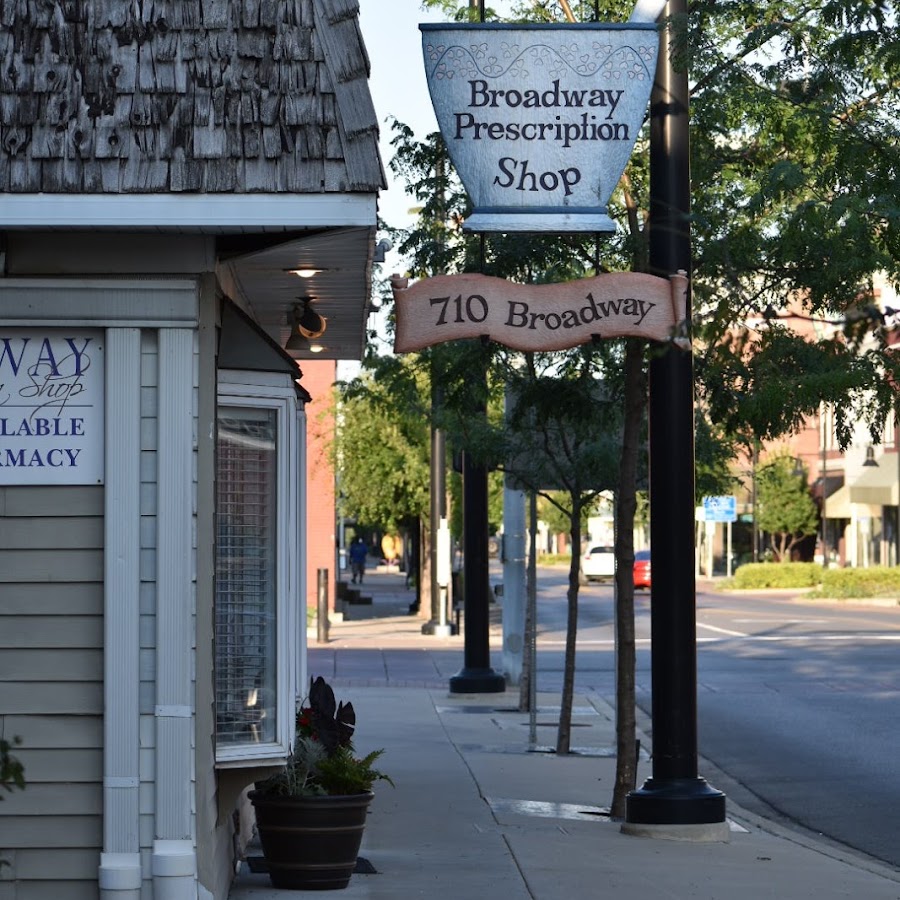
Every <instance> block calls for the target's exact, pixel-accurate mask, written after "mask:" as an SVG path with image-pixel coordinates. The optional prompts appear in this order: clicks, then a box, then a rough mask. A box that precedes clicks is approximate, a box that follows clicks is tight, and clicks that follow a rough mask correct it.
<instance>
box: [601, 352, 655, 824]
mask: <svg viewBox="0 0 900 900" xmlns="http://www.w3.org/2000/svg"><path fill="white" fill-rule="evenodd" d="M646 399H647V385H646V378H645V374H644V353H643V345H642V343H641V342H640V341H637V340H634V339H630V340H628V341H627V343H626V350H625V422H624V427H623V432H622V456H621V460H620V462H619V490H618V492H617V495H616V650H617V652H616V780H615V785H614V787H613V799H612V805H611V807H610V815H611V816H612V817H613V818H624V817H625V797H626V795H627V794H628V792H629V791H632V790H634V788H635V783H636V780H637V763H638V760H637V744H636V737H635V735H636V726H635V695H634V668H635V643H634V577H633V569H634V514H635V509H636V508H637V499H636V496H635V491H636V487H637V458H638V450H639V447H640V436H641V423H642V421H643V418H644V408H645V405H646Z"/></svg>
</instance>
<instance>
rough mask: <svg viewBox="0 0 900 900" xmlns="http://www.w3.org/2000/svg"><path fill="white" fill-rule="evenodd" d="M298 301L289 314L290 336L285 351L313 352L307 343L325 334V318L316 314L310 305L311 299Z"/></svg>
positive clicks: (304, 298) (326, 325)
mask: <svg viewBox="0 0 900 900" xmlns="http://www.w3.org/2000/svg"><path fill="white" fill-rule="evenodd" d="M299 299H300V303H299V304H298V305H297V306H295V307H294V309H293V310H292V312H291V336H290V337H289V338H288V340H287V343H286V344H285V345H284V349H285V350H313V347H312V346H311V345H310V343H309V342H310V341H311V340H313V339H315V338H318V337H321V336H322V335H323V334H325V329H326V328H327V327H328V321H327V320H326V318H325V316H323V315H320V314H319V313H317V312H316V311H315V310H314V309H313V308H312V306H311V305H310V304H311V303H312V301H313V298H312V297H300V298H299ZM320 349H321V348H320ZM313 352H316V351H315V350H314V351H313Z"/></svg>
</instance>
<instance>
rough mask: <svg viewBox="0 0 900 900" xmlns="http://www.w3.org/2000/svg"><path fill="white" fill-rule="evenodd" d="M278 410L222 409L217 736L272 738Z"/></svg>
mask: <svg viewBox="0 0 900 900" xmlns="http://www.w3.org/2000/svg"><path fill="white" fill-rule="evenodd" d="M277 427H278V426H277V414H276V411H275V410H272V409H249V408H243V409H242V408H235V407H225V408H224V409H222V411H221V412H220V414H219V428H218V438H219V444H218V480H217V483H218V487H217V503H216V516H217V551H216V649H217V654H216V655H217V660H216V663H217V665H216V703H217V707H216V737H217V740H218V741H219V742H220V743H227V744H246V743H255V744H256V743H264V742H270V741H274V740H275V726H276V700H277V689H276V671H277V663H278V653H277V634H276V629H277V608H276V573H277V568H276V558H277V543H276V533H277V521H278V519H277V514H278V510H277V436H278V433H277Z"/></svg>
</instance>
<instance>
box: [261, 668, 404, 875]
mask: <svg viewBox="0 0 900 900" xmlns="http://www.w3.org/2000/svg"><path fill="white" fill-rule="evenodd" d="M355 728H356V713H355V711H354V709H353V704H352V703H346V704H345V703H340V704H338V703H337V702H336V701H335V697H334V691H332V689H331V687H330V686H329V685H328V684H327V682H326V681H325V679H324V678H322V677H321V676H320V677H318V678H316V679H315V680H313V681H311V682H310V688H309V697H308V699H307V701H306V703H305V704H304V705H303V706H302V708H301V709H300V711H299V712H298V713H297V719H296V739H295V744H294V748H293V751H292V753H291V755H290V757H289V758H288V761H287V764H286V765H285V767H284V769H283V771H281V772H278V773H277V774H275V775H273V776H271V777H270V778H268V779H267V780H266V781H263V782H260V783H258V784H257V785H256V790H254V791H251V792H250V801H251V802H252V803H253V807H254V809H255V811H256V824H257V828H258V830H259V836H260V841H261V843H262V848H263V856H264V857H265V860H266V864H267V865H268V868H269V877H270V878H271V880H272V884H273V886H274V887H277V888H294V889H298V890H330V889H336V888H345V887H347V884H348V883H349V881H350V876H351V875H352V874H353V869H354V867H355V866H356V856H357V854H358V852H359V845H360V842H361V841H362V835H363V829H364V828H365V821H366V813H367V811H368V808H369V804H370V803H371V802H372V798H373V796H374V794H373V793H372V786H373V785H374V783H375V782H376V781H380V780H384V781H387V782H389V783H391V784H393V782H391V779H390V778H389V777H388V776H387V775H385V774H384V773H383V772H379V771H378V770H377V769H375V768H374V763H375V761H376V760H377V759H378V758H379V757H380V756H381V754H382V753H383V752H384V751H383V750H375V751H373V752H372V753H369V754H368V755H367V756H364V757H361V758H359V757H357V756H356V755H355V754H354V751H353V742H352V738H353V734H354V731H355Z"/></svg>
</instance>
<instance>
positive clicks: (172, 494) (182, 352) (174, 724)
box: [151, 328, 197, 900]
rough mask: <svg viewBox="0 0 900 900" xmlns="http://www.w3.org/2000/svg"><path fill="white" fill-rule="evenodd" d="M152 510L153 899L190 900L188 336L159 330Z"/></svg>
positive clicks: (193, 866) (193, 874)
mask: <svg viewBox="0 0 900 900" xmlns="http://www.w3.org/2000/svg"><path fill="white" fill-rule="evenodd" d="M158 360H159V362H158V373H159V376H158V385H159V387H158V392H159V403H158V419H157V425H158V441H157V448H156V451H157V512H156V706H155V709H154V713H155V724H156V823H155V837H156V839H155V840H154V842H153V855H152V859H151V867H152V873H153V897H154V900H196V897H197V853H196V848H195V845H194V839H193V831H194V829H193V814H192V807H193V803H192V798H193V796H194V780H193V765H192V761H193V742H194V717H193V705H192V704H193V696H194V689H193V665H192V663H193V647H194V641H193V633H194V631H193V607H194V584H193V559H194V541H193V534H192V532H193V529H192V515H193V513H192V497H193V493H194V492H193V465H192V460H193V457H194V441H193V421H194V417H193V385H194V332H193V331H192V330H191V329H187V328H162V329H160V331H159V352H158Z"/></svg>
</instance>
